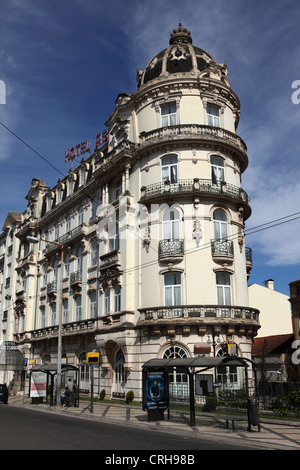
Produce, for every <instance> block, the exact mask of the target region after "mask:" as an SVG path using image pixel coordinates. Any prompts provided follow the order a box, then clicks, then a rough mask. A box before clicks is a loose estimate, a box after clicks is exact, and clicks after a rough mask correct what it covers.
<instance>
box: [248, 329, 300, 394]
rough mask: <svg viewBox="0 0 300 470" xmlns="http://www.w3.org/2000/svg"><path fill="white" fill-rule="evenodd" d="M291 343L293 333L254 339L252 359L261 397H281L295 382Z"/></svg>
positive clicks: (295, 375) (295, 374)
mask: <svg viewBox="0 0 300 470" xmlns="http://www.w3.org/2000/svg"><path fill="white" fill-rule="evenodd" d="M293 341H294V335H293V333H289V334H285V335H272V336H265V337H257V338H254V341H253V347H252V359H253V361H254V363H255V364H256V368H257V379H258V383H259V384H260V395H261V396H271V397H272V396H277V395H283V394H284V393H286V392H287V391H288V390H289V388H290V387H292V386H293V384H295V383H296V382H297V373H296V369H295V365H293V363H292V354H293V352H294V350H293V349H292V344H293Z"/></svg>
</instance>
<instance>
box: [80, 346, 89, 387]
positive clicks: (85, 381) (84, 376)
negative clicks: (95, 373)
mask: <svg viewBox="0 0 300 470" xmlns="http://www.w3.org/2000/svg"><path fill="white" fill-rule="evenodd" d="M86 353H87V351H83V352H82V353H81V354H80V355H79V356H78V368H79V392H81V393H89V387H90V368H89V365H88V364H87V363H86Z"/></svg>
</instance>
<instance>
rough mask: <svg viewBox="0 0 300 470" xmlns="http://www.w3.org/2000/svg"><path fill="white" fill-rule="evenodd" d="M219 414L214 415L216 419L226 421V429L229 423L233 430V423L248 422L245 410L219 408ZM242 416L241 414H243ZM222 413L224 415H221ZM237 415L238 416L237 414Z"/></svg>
mask: <svg viewBox="0 0 300 470" xmlns="http://www.w3.org/2000/svg"><path fill="white" fill-rule="evenodd" d="M218 410H219V411H221V413H218V414H216V415H215V417H216V418H217V419H222V420H225V421H226V428H227V429H228V427H229V421H231V427H232V429H234V422H235V421H247V422H248V413H247V410H246V409H243V408H231V407H230V408H229V407H226V406H220V407H219V408H218ZM243 412H244V414H241V413H243ZM222 413H224V414H222ZM237 413H239V414H237Z"/></svg>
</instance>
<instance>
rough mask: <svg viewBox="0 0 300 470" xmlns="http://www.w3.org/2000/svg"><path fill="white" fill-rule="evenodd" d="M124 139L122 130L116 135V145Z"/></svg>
mask: <svg viewBox="0 0 300 470" xmlns="http://www.w3.org/2000/svg"><path fill="white" fill-rule="evenodd" d="M124 137H125V130H124V129H122V130H121V131H120V132H118V134H117V135H116V140H117V145H119V144H120V143H121V142H122V140H123V139H124Z"/></svg>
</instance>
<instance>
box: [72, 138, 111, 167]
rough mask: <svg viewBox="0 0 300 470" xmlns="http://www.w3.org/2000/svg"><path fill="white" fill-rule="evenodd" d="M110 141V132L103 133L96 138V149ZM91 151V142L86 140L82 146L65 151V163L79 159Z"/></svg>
mask: <svg viewBox="0 0 300 470" xmlns="http://www.w3.org/2000/svg"><path fill="white" fill-rule="evenodd" d="M107 141H108V130H106V131H103V132H102V133H100V134H98V135H97V136H96V148H97V147H98V145H103V144H105V142H107ZM89 151H90V141H89V140H86V141H84V142H82V143H81V144H78V145H76V147H72V148H71V149H70V150H66V151H65V162H69V161H70V160H74V158H75V157H79V156H80V155H83V154H84V153H86V152H89Z"/></svg>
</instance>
